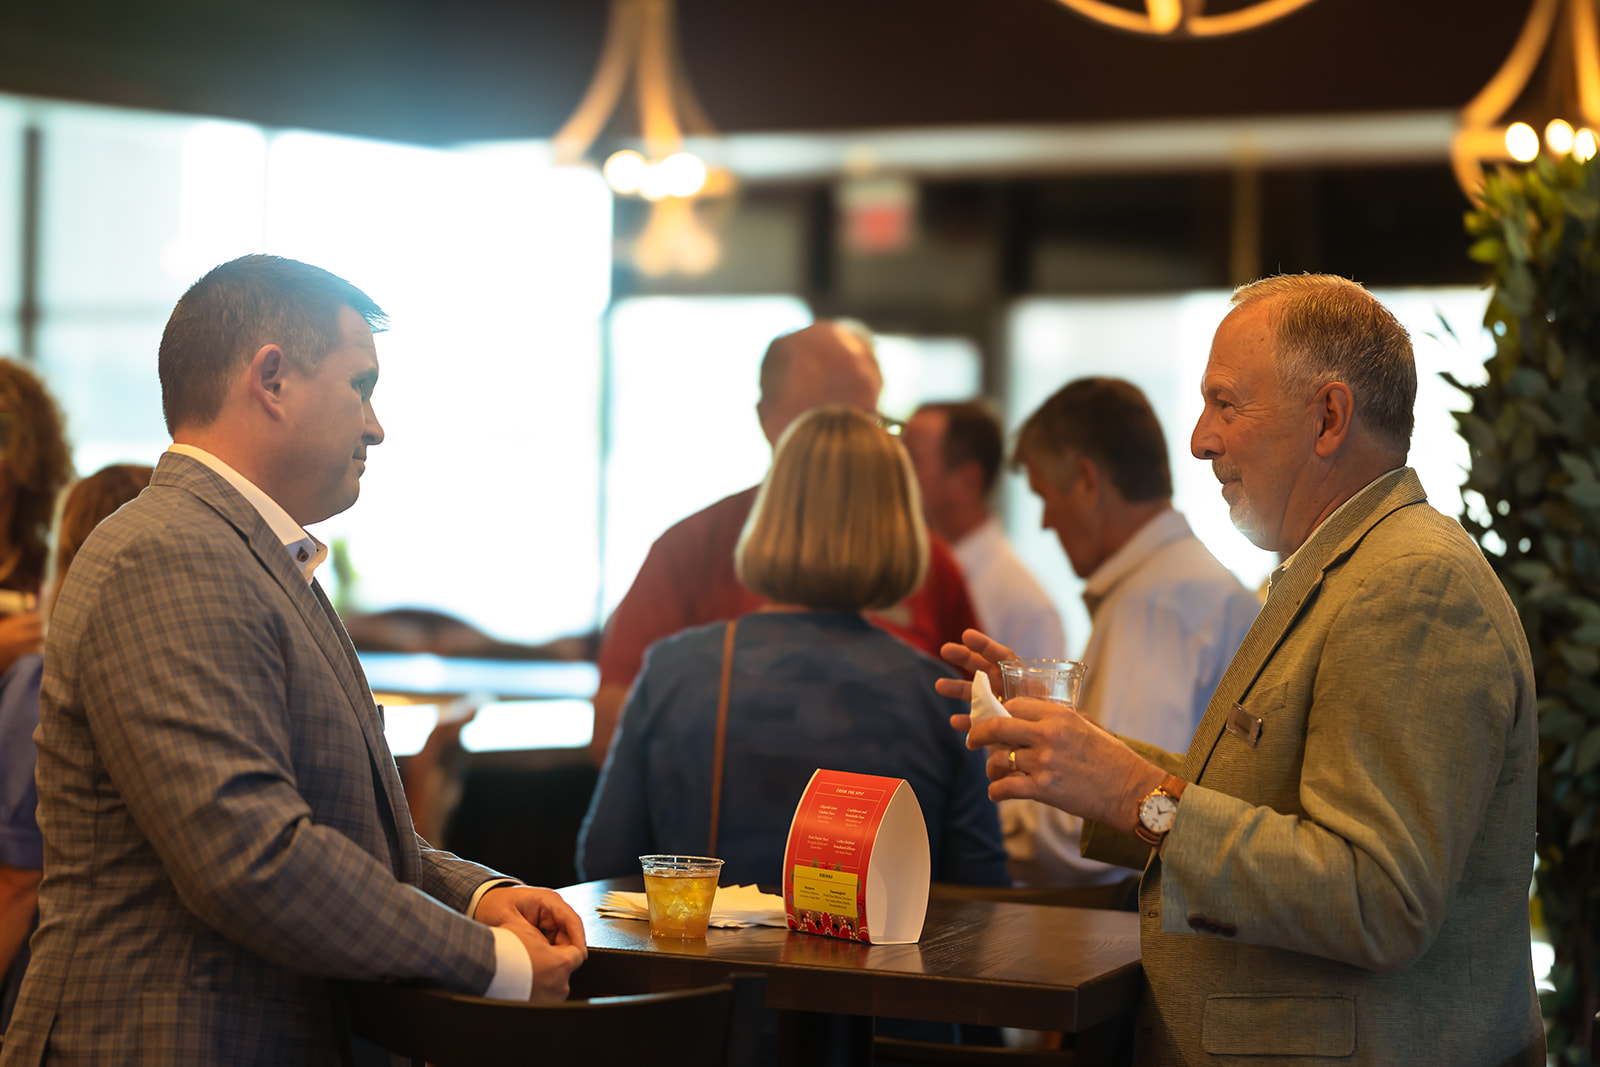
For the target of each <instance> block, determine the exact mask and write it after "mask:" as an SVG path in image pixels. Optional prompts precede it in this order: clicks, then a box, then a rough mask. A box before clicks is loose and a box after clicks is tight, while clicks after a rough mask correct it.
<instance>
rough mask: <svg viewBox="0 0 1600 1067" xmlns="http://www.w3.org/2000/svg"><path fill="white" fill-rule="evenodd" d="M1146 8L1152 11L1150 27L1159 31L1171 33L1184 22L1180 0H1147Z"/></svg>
mask: <svg viewBox="0 0 1600 1067" xmlns="http://www.w3.org/2000/svg"><path fill="white" fill-rule="evenodd" d="M1145 10H1146V11H1148V12H1150V28H1151V29H1153V30H1155V31H1156V32H1157V33H1171V32H1172V31H1173V30H1175V29H1177V28H1178V25H1179V24H1180V23H1181V22H1183V4H1182V3H1181V2H1180V0H1145Z"/></svg>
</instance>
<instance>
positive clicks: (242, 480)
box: [167, 443, 328, 585]
mask: <svg viewBox="0 0 1600 1067" xmlns="http://www.w3.org/2000/svg"><path fill="white" fill-rule="evenodd" d="M167 451H168V452H176V453H177V454H178V455H180V456H188V457H189V458H190V459H193V460H197V461H199V462H201V463H203V464H205V465H206V466H207V467H209V468H210V469H211V470H213V471H215V472H216V473H217V474H219V475H220V476H221V477H222V479H223V480H224V481H226V482H227V483H228V484H229V485H231V486H233V487H234V488H235V489H237V490H238V491H239V495H240V496H242V497H244V498H245V499H246V500H248V501H249V502H250V505H251V506H252V507H254V508H255V509H256V511H258V512H260V513H261V518H262V519H263V520H264V521H265V522H266V524H267V526H268V528H269V529H271V530H272V534H273V536H274V537H276V538H277V539H278V540H279V541H280V542H281V543H282V544H283V547H284V548H285V549H286V550H287V551H288V553H289V558H290V559H292V560H293V561H294V565H295V566H296V567H298V568H299V569H300V573H301V574H302V575H304V576H305V580H306V584H308V585H309V584H310V583H311V579H312V578H314V577H315V576H316V573H317V567H318V566H320V565H321V564H322V561H323V560H325V559H327V558H328V546H327V545H325V544H323V543H322V542H321V541H318V540H317V539H316V538H315V537H312V536H311V535H310V534H308V533H306V531H305V529H304V527H302V526H301V525H300V524H299V523H298V522H295V521H294V519H292V518H290V517H289V513H288V512H287V511H284V510H283V508H282V507H281V506H279V504H278V502H277V501H276V500H274V499H272V498H271V497H270V496H268V495H267V494H266V493H263V492H262V491H261V490H260V489H259V488H258V487H257V486H256V484H255V483H254V482H252V481H251V480H250V479H248V478H246V477H245V476H244V475H242V474H240V473H239V472H238V471H236V470H234V469H233V468H232V467H230V466H228V465H227V464H226V463H224V462H222V460H220V459H218V458H217V457H216V456H213V455H212V454H211V453H210V452H207V451H206V450H205V449H203V448H197V447H196V446H194V445H180V444H177V443H174V444H172V445H170V446H169V447H168V448H167Z"/></svg>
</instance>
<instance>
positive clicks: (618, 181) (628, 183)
mask: <svg viewBox="0 0 1600 1067" xmlns="http://www.w3.org/2000/svg"><path fill="white" fill-rule="evenodd" d="M649 166H650V165H649V164H648V163H646V162H645V160H644V157H643V156H641V155H640V154H639V153H637V152H635V151H634V150H633V149H631V148H624V149H623V150H622V151H620V152H613V153H612V155H611V158H610V159H608V160H606V165H605V167H604V173H605V176H606V184H607V185H609V186H611V188H612V189H613V190H614V191H616V192H619V193H622V194H623V195H624V196H627V195H630V194H632V193H637V192H638V191H639V188H640V186H642V185H643V184H644V180H645V172H646V170H648V169H649Z"/></svg>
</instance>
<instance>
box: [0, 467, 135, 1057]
mask: <svg viewBox="0 0 1600 1067" xmlns="http://www.w3.org/2000/svg"><path fill="white" fill-rule="evenodd" d="M150 474H151V468H149V467H143V466H135V465H131V464H118V465H116V466H111V467H106V468H104V469H102V470H99V471H96V472H95V473H94V474H91V475H90V476H89V477H87V478H85V479H83V480H82V481H80V482H78V483H77V484H76V485H74V486H73V487H72V488H71V489H70V490H68V492H67V495H66V499H65V500H64V501H63V503H62V505H61V518H60V521H59V522H58V523H57V525H56V551H55V566H54V568H53V573H52V574H51V582H50V587H49V588H50V589H55V588H58V587H59V586H60V584H61V579H62V578H64V577H65V576H66V573H67V568H68V567H70V566H72V558H73V557H74V556H76V555H77V554H78V549H79V548H80V547H82V545H83V542H84V539H85V538H87V537H88V536H89V531H91V530H93V529H94V528H95V527H96V526H98V525H99V524H100V520H101V519H104V518H105V517H106V516H107V515H110V514H111V513H112V512H114V511H116V510H117V509H118V508H120V507H121V506H122V505H124V504H126V503H127V502H128V501H130V500H132V499H133V498H134V497H136V496H138V495H139V493H140V492H141V491H142V490H143V489H144V487H145V486H147V485H149V484H150ZM48 599H49V597H48V594H47V595H46V600H47V601H48ZM46 609H47V610H48V603H47V604H46ZM43 673H44V656H43V655H42V654H41V653H37V652H35V653H30V654H29V655H26V656H23V657H21V658H19V659H18V660H17V661H16V663H14V664H13V665H12V666H11V669H10V670H8V671H7V672H6V673H5V676H4V677H3V678H0V1033H4V1032H5V1028H6V1024H7V1023H8V1022H10V1021H11V1007H12V1005H13V1004H15V1003H16V999H17V990H18V988H20V987H21V985H22V972H23V971H24V970H26V969H27V966H28V943H27V938H28V935H29V934H31V933H32V932H33V927H34V924H35V923H36V922H37V921H38V918H39V879H40V877H41V875H42V874H43V870H44V839H43V838H42V837H41V836H40V834H39V823H38V821H37V819H36V818H35V812H36V811H37V810H38V807H39V794H38V791H37V789H36V788H35V786H34V780H33V765H34V762H35V759H36V753H35V751H34V747H33V729H34V727H36V726H38V725H39V679H40V677H41V676H42V675H43Z"/></svg>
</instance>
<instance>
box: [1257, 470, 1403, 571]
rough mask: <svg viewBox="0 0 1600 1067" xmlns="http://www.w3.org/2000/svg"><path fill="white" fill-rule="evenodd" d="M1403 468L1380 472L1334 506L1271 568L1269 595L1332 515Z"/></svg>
mask: <svg viewBox="0 0 1600 1067" xmlns="http://www.w3.org/2000/svg"><path fill="white" fill-rule="evenodd" d="M1403 470H1405V466H1404V465H1401V466H1399V467H1396V468H1395V469H1394V470H1391V471H1384V472H1383V473H1382V474H1380V475H1378V476H1377V477H1376V478H1374V479H1372V481H1370V482H1368V483H1367V484H1366V485H1364V486H1362V487H1361V488H1360V489H1358V490H1357V491H1356V492H1355V494H1354V495H1353V496H1351V497H1350V499H1349V500H1346V501H1345V502H1344V503H1343V504H1340V505H1339V506H1338V507H1336V508H1334V509H1333V514H1332V515H1329V516H1328V517H1327V518H1326V519H1323V520H1322V522H1319V523H1317V525H1316V529H1313V530H1312V531H1311V532H1310V533H1309V534H1307V535H1306V539H1305V540H1304V541H1301V542H1300V548H1297V549H1295V550H1294V551H1293V552H1291V553H1289V555H1288V557H1287V558H1285V559H1284V561H1283V562H1282V563H1280V564H1278V565H1277V566H1276V567H1274V568H1273V569H1272V573H1271V574H1269V575H1267V593H1268V595H1271V593H1272V587H1273V586H1275V585H1277V584H1278V581H1279V579H1281V578H1282V577H1283V576H1284V575H1285V574H1287V573H1288V571H1289V568H1290V566H1292V565H1293V563H1294V558H1295V557H1296V556H1298V555H1299V554H1300V549H1301V548H1305V547H1306V546H1307V545H1309V544H1310V543H1311V539H1312V538H1313V537H1315V536H1317V530H1320V529H1322V527H1323V526H1324V525H1326V524H1327V523H1329V522H1332V521H1333V516H1334V515H1337V514H1339V512H1341V511H1343V510H1344V509H1345V508H1347V507H1349V506H1350V505H1351V504H1354V503H1355V502H1356V501H1357V500H1359V499H1361V498H1362V497H1363V496H1366V495H1367V494H1368V493H1370V492H1372V487H1373V486H1375V485H1377V484H1378V483H1379V482H1381V481H1383V480H1384V479H1385V478H1387V477H1389V475H1391V474H1396V473H1398V472H1400V471H1403Z"/></svg>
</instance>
